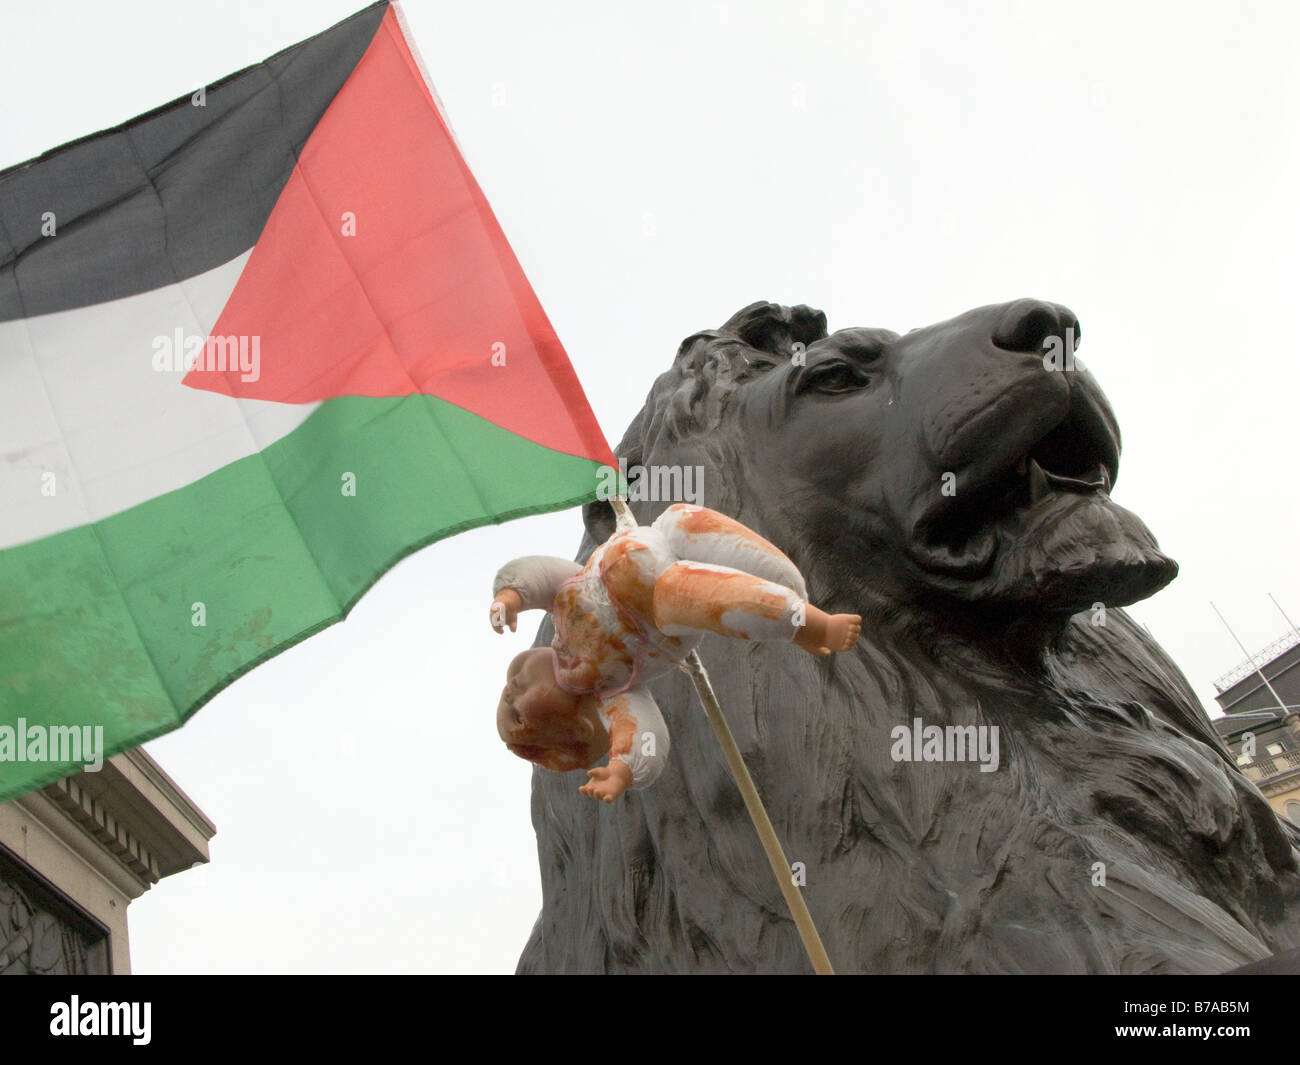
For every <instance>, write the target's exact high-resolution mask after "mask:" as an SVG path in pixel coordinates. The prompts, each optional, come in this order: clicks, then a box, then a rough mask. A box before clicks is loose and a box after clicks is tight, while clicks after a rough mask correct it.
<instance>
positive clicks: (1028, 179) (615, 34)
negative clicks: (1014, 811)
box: [0, 0, 1300, 973]
mask: <svg viewBox="0 0 1300 1065" xmlns="http://www.w3.org/2000/svg"><path fill="white" fill-rule="evenodd" d="M360 6H362V0H311V2H307V0H295V2H290V0H277V2H276V3H274V4H266V3H263V2H261V0H257V2H254V0H246V2H243V0H241V2H228V3H194V2H186V3H178V2H177V0H117V2H115V3H113V4H102V3H97V2H94V0H64V2H63V3H60V4H57V5H49V4H23V5H8V6H7V8H6V10H5V14H4V15H3V25H4V30H5V38H6V39H7V40H8V41H9V42H10V47H9V48H8V49H6V57H5V62H4V63H3V64H0V99H3V100H4V101H5V110H4V122H3V123H2V124H0V166H3V165H8V164H11V163H16V162H19V161H21V160H24V159H27V158H29V157H31V156H33V155H36V154H38V153H40V152H42V151H44V150H46V149H48V148H51V147H53V146H55V145H57V144H61V143H63V142H65V141H68V140H71V139H72V138H75V137H79V136H81V135H83V134H86V133H90V132H93V131H95V130H98V129H102V128H104V127H107V126H111V125H115V124H117V123H119V122H121V121H123V120H125V119H128V118H130V117H132V116H134V115H136V114H139V113H141V112H143V111H146V110H149V109H151V108H153V107H155V106H157V105H159V104H161V103H163V102H165V101H167V100H170V99H172V98H174V97H177V96H179V95H181V94H183V93H189V92H192V91H193V90H194V89H195V88H196V87H197V86H198V85H200V84H203V83H207V82H211V81H214V80H216V79H217V78H219V77H221V76H224V75H226V74H228V73H231V72H233V71H235V70H237V69H239V68H241V67H244V66H246V65H248V64H249V63H252V62H256V61H258V60H261V59H263V58H265V57H267V56H268V55H270V54H272V53H273V52H275V51H277V50H279V49H281V48H283V47H285V46H287V45H290V44H293V43H295V42H297V41H299V40H301V39H303V38H304V37H307V36H310V35H312V34H313V33H316V32H318V31H320V30H323V29H325V28H326V27H327V26H329V25H331V24H332V23H334V22H336V21H338V20H339V19H341V18H343V17H345V16H346V15H348V14H350V13H351V12H352V11H354V10H356V9H358V8H359V7H360ZM405 9H406V13H407V17H408V20H409V22H410V25H411V28H412V32H413V33H414V35H415V38H416V40H417V42H418V44H419V46H420V49H421V51H422V52H423V55H424V59H425V62H426V64H427V67H428V69H429V71H430V73H431V75H432V78H433V80H434V82H435V85H436V86H437V88H438V91H439V93H440V95H441V97H442V100H443V103H444V105H445V106H446V108H447V110H448V112H449V116H450V118H451V121H452V124H453V126H454V128H455V130H456V132H457V135H458V137H459V139H460V142H461V145H462V146H463V148H464V149H465V153H466V155H467V157H468V161H469V164H470V166H471V167H472V169H473V170H474V172H475V174H476V175H477V177H478V180H479V182H480V184H481V185H482V186H483V189H484V191H485V192H486V194H487V196H488V199H489V201H490V202H491V203H492V205H493V207H494V209H495V211H496V213H497V216H498V218H499V219H500V221H501V224H502V226H503V228H504V229H505V232H506V235H507V237H508V238H509V239H510V241H511V243H512V245H513V247H514V249H515V252H516V253H517V255H518V257H519V259H520V261H521V262H522V264H523V266H524V270H525V272H526V273H527V274H528V276H529V278H530V279H531V281H532V283H533V286H534V288H535V289H536V290H537V293H538V295H539V297H540V298H541V301H542V304H543V306H544V307H545V308H546V310H547V312H548V314H549V315H550V317H551V320H552V322H553V323H554V325H555V327H556V329H557V331H558V332H559V334H560V337H561V339H562V340H563V341H564V343H565V345H566V347H567V349H568V351H569V355H570V357H571V359H572V362H573V364H574V367H575V368H576V370H577V373H578V376H579V377H580V379H581V380H582V382H583V384H584V386H585V388H586V391H587V395H588V397H589V398H590V400H591V403H592V406H593V407H594V409H595V411H596V414H597V417H598V418H599V419H600V423H601V425H602V427H603V428H604V430H605V434H606V436H607V437H608V438H609V440H610V441H611V442H612V443H616V442H617V441H618V439H619V438H620V437H621V435H622V432H623V429H624V427H625V426H626V424H627V422H628V421H629V420H630V418H631V417H632V415H633V414H635V412H636V411H637V410H638V409H639V407H640V405H641V403H642V401H643V400H644V398H645V393H646V391H647V390H648V388H649V387H650V384H651V382H652V381H653V379H654V377H655V376H656V375H657V374H658V373H659V372H660V371H662V370H663V369H665V368H666V367H667V366H668V365H669V363H670V361H671V358H672V355H673V352H674V351H675V350H676V346H677V344H678V343H679V341H680V340H681V339H682V338H683V337H685V336H686V335H688V334H689V333H692V332H694V331H696V330H698V329H701V328H708V327H715V326H717V325H720V324H721V323H722V322H723V321H724V320H725V319H726V318H728V317H729V316H730V315H731V313H732V312H733V311H735V310H737V309H738V308H740V307H741V306H743V305H745V304H747V303H750V302H752V301H754V300H757V299H770V300H776V301H779V302H784V303H809V304H812V305H814V306H818V307H821V308H823V309H824V310H825V311H826V313H827V315H828V317H829V319H830V327H831V329H832V330H834V329H837V328H843V327H846V326H850V325H872V326H885V327H888V328H891V329H895V330H898V331H906V330H907V329H910V328H912V327H914V326H922V325H927V324H930V323H932V322H935V321H939V320H941V319H944V318H948V317H951V316H952V315H954V314H957V313H960V312H961V311H964V310H966V309H968V308H970V307H974V306H979V305H981V304H987V303H998V302H1003V301H1006V300H1010V299H1015V298H1018V297H1021V296H1037V297H1041V298H1045V299H1049V300H1053V301H1056V302H1059V303H1064V304H1067V305H1068V306H1069V307H1071V308H1072V309H1073V310H1074V311H1075V312H1076V313H1077V314H1078V315H1079V317H1080V319H1081V322H1082V327H1083V335H1084V340H1083V346H1082V348H1081V350H1080V356H1081V357H1082V358H1083V359H1084V360H1085V361H1086V362H1087V364H1088V366H1089V368H1090V369H1091V370H1092V371H1093V372H1094V373H1095V374H1096V376H1097V378H1098V379H1099V381H1100V383H1101V385H1102V387H1103V388H1104V389H1105V390H1106V392H1107V394H1108V395H1109V397H1110V399H1111V402H1112V404H1113V406H1114V407H1115V410H1116V412H1117V414H1118V416H1119V419H1120V423H1121V426H1122V428H1123V433H1124V455H1123V459H1122V461H1121V470H1120V477H1119V483H1118V485H1117V487H1116V490H1115V492H1114V496H1115V498H1116V500H1117V501H1118V502H1120V503H1121V504H1123V505H1124V506H1127V507H1129V508H1130V509H1132V510H1134V511H1136V512H1137V513H1138V514H1139V515H1140V516H1141V517H1142V518H1143V519H1144V520H1145V521H1146V523H1147V524H1148V526H1149V527H1150V528H1151V529H1152V531H1153V532H1154V533H1155V535H1156V537H1157V538H1158V539H1159V541H1160V543H1161V546H1162V548H1163V549H1164V550H1165V551H1166V552H1167V553H1168V554H1170V555H1172V556H1173V557H1174V558H1175V559H1177V560H1178V562H1179V563H1180V564H1181V566H1182V573H1181V575H1180V576H1179V578H1178V579H1177V580H1176V581H1175V582H1174V583H1173V584H1172V585H1171V586H1170V587H1169V588H1167V589H1166V590H1164V591H1162V592H1160V593H1159V594H1158V595H1157V596H1155V597H1154V598H1153V599H1151V600H1149V601H1148V602H1146V603H1143V604H1140V605H1138V606H1137V607H1135V608H1133V610H1132V612H1133V614H1134V615H1135V616H1136V617H1137V618H1138V619H1139V620H1140V621H1142V622H1144V623H1145V624H1146V625H1147V626H1148V627H1149V628H1150V629H1151V631H1152V632H1153V633H1154V635H1155V636H1156V638H1157V639H1158V640H1159V641H1160V642H1161V643H1162V644H1163V645H1164V646H1165V648H1166V649H1167V650H1168V651H1169V652H1170V653H1171V654H1172V655H1173V657H1174V659H1175V660H1176V661H1177V662H1178V663H1179V664H1180V665H1181V666H1182V668H1183V670H1184V671H1185V672H1186V674H1187V676H1188V677H1189V679H1190V680H1191V682H1192V684H1193V685H1194V686H1195V688H1196V690H1197V691H1198V692H1199V693H1200V695H1201V697H1202V699H1203V700H1204V701H1205V702H1206V705H1207V707H1210V708H1213V701H1212V700H1213V696H1214V687H1213V683H1212V682H1213V680H1214V678H1215V677H1216V676H1218V675H1219V674H1221V673H1223V672H1225V671H1226V670H1228V669H1230V668H1231V667H1233V666H1234V665H1236V664H1237V662H1238V661H1239V660H1240V659H1241V658H1242V655H1241V654H1240V652H1239V651H1238V649H1237V648H1236V646H1235V645H1234V644H1233V643H1232V641H1231V639H1230V637H1229V636H1228V635H1227V634H1226V633H1225V632H1224V631H1223V629H1222V627H1221V626H1220V625H1219V622H1218V620H1217V619H1216V618H1215V616H1214V614H1213V612H1212V611H1211V609H1210V606H1209V602H1210V600H1213V601H1214V602H1215V603H1216V604H1217V605H1218V606H1219V608H1220V609H1221V610H1223V611H1224V612H1225V613H1226V614H1227V616H1228V618H1229V620H1230V621H1231V622H1232V623H1233V624H1234V626H1235V627H1236V628H1237V630H1238V632H1239V634H1240V635H1241V637H1242V639H1243V640H1244V641H1245V642H1246V643H1247V645H1249V646H1250V647H1251V649H1252V650H1253V649H1256V648H1257V647H1262V646H1263V645H1264V644H1266V643H1268V642H1269V641H1271V640H1272V639H1274V638H1275V637H1277V636H1279V635H1281V634H1283V633H1284V632H1285V631H1286V629H1287V625H1286V622H1285V621H1284V620H1283V618H1282V617H1281V616H1280V615H1279V614H1278V613H1277V611H1276V610H1275V608H1274V607H1273V605H1272V604H1271V603H1270V602H1269V600H1268V598H1267V593H1269V592H1272V593H1273V594H1274V595H1275V596H1276V597H1277V598H1278V600H1279V601H1280V602H1281V603H1282V605H1283V606H1284V607H1286V608H1287V610H1288V612H1289V613H1290V614H1291V615H1292V617H1293V618H1296V619H1297V620H1300V575H1298V574H1297V567H1296V566H1295V565H1294V551H1295V547H1294V543H1295V530H1296V528H1297V518H1298V517H1300V504H1298V503H1297V493H1296V491H1295V480H1296V473H1295V469H1296V462H1295V445H1294V443H1293V441H1294V437H1295V417H1296V416H1295V414H1294V411H1295V408H1296V401H1297V395H1298V390H1297V384H1298V383H1300V371H1298V370H1297V354H1296V351H1295V347H1296V345H1295V338H1294V336H1293V335H1292V331H1293V329H1294V328H1295V327H1296V322H1295V311H1296V308H1297V301H1296V294H1297V291H1300V212H1298V211H1297V206H1296V189H1297V176H1296V175H1297V163H1298V162H1300V150H1298V144H1300V140H1298V137H1297V132H1296V131H1297V130H1300V85H1298V80H1300V76H1298V75H1297V70H1298V69H1300V67H1298V65H1297V64H1296V62H1295V58H1294V54H1295V50H1296V46H1297V29H1298V28H1300V25H1298V23H1300V15H1298V14H1297V12H1298V11H1300V9H1298V8H1296V7H1295V6H1294V5H1289V4H1286V3H1282V2H1278V3H1265V4H1260V3H1246V4H1234V5H1224V4H1210V3H1174V2H1168V3H1158V4H1157V3H1132V2H1127V3H1091V4H1086V5H1085V4H1078V3H992V2H980V3H965V4H958V3H948V4H944V3H919V2H897V3H865V2H863V3H851V2H848V0H845V2H843V3H835V2H831V0H827V2H825V3H801V2H794V0H786V2H768V3H740V2H735V3H720V2H717V0H700V2H694V3H688V2H669V0H659V2H658V3H655V4H643V3H637V4H632V3H601V2H597V0H591V2H589V3H572V2H563V0H551V2H548V3H545V4H538V3H532V2H526V0H519V2H513V3H483V2H477V0H463V2H458V3H447V2H441V0H408V2H407V3H406V5H405ZM580 532H581V526H580V518H579V515H578V512H576V511H571V512H567V513H562V514H558V515H549V516H545V517H539V518H531V519H526V520H523V521H517V522H513V523H510V524H508V525H504V526H499V527H492V528H489V529H484V530H478V531H475V532H471V533H466V534H463V535H461V536H458V537H455V538H453V539H451V540H448V541H445V542H443V543H440V544H435V545H433V546H432V547H430V548H428V549H426V550H424V551H422V552H420V553H418V554H417V555H415V556H413V557H412V558H410V559H408V560H407V561H406V562H404V563H402V564H401V565H399V566H397V567H396V568H395V569H394V570H393V571H392V572H391V573H389V574H388V575H387V576H386V577H385V578H384V579H383V580H381V581H380V582H379V583H378V585H376V587H375V588H374V590H373V591H371V592H370V593H369V595H368V596H367V597H366V598H364V599H363V600H362V601H361V602H360V604H359V605H358V606H357V607H356V609H355V610H354V612H353V614H352V616H351V617H350V618H349V619H348V620H347V621H346V622H345V623H343V624H342V625H338V626H335V627H334V628H332V629H329V630H327V631H326V632H323V633H321V634H320V635H318V636H316V637H314V638H313V639H311V640H309V641H307V642H306V643H304V644H301V645H299V646H298V647H296V648H294V649H292V650H290V651H288V652H287V653H285V654H284V655H281V656H280V657H279V658H277V659H274V660H273V661H271V662H270V663H268V664H266V665H264V666H261V667H259V668H258V669H256V670H255V671H253V672H252V673H250V674H249V675H247V676H246V677H244V678H242V679H241V680H239V681H238V682H236V683H235V684H234V685H233V686H232V687H231V688H229V689H227V690H226V691H225V692H223V693H222V694H221V695H219V696H218V697H217V698H216V699H214V700H213V701H212V702H211V703H210V704H209V705H208V706H207V707H205V708H204V709H203V710H201V711H200V712H199V713H198V714H197V715H196V717H195V718H194V719H193V720H192V721H191V722H190V723H189V724H188V725H186V726H185V728H183V729H182V730H180V731H179V732H176V733H173V734H171V735H170V736H167V737H164V738H162V739H160V740H157V741H155V742H153V743H151V744H149V745H148V749H149V751H150V753H151V754H152V755H153V756H154V757H155V758H157V759H158V760H159V762H161V764H162V765H163V766H164V768H165V769H166V770H167V771H168V772H169V773H170V774H171V775H172V776H173V777H174V778H175V779H176V781H177V782H178V783H179V784H180V786H181V787H182V788H183V789H184V790H185V791H186V792H187V793H188V794H189V795H190V796H191V797H192V798H193V799H194V800H195V802H197V803H198V805H199V806H200V807H201V808H202V809H203V810H204V811H205V812H206V813H207V814H208V816H209V817H210V818H211V819H212V820H213V821H215V822H216V824H217V827H218V835H217V836H216V838H215V839H214V840H213V842H212V862H211V864H210V865H208V866H206V867H204V868H201V869H196V870H192V871H190V872H186V873H183V874H180V875H177V876H175V877H173V878H170V879H168V880H165V881H163V882H162V883H161V884H159V885H158V886H157V887H155V888H154V889H153V890H152V891H150V892H149V893H148V894H147V895H145V896H144V897H143V898H141V899H140V900H138V901H137V902H135V903H133V904H132V906H131V909H130V924H131V955H132V963H133V966H134V968H135V970H136V971H137V972H142V973H173V972H174V973H190V972H293V973H298V972H302V973H308V972H445V971H452V972H509V971H513V968H514V965H515V962H516V960H517V958H518V955H519V952H520V950H521V948H522V947H523V945H524V942H525V940H526V938H527V936H528V933H529V931H530V929H531V927H532V925H533V921H534V920H535V918H536V915H537V912H538V908H539V905H540V898H541V893H540V886H539V880H538V873H537V859H536V845H535V839H534V836H533V832H532V828H531V824H530V821H529V782H530V774H531V768H530V767H529V766H528V765H527V764H525V763H524V762H521V761H519V760H517V759H515V758H513V757H511V756H510V755H508V754H507V753H506V752H505V751H504V749H502V747H501V745H500V742H499V740H498V739H497V737H496V733H495V728H494V725H493V713H494V709H495V705H496V698H497V693H498V691H499V689H500V686H501V683H502V677H503V672H504V669H505V666H506V663H507V662H508V661H509V660H510V658H511V657H512V656H513V655H514V654H515V653H517V652H518V651H519V650H522V649H523V648H524V647H526V646H528V644H529V642H530V641H531V636H532V633H533V632H534V631H535V624H534V623H533V622H532V621H531V619H530V620H529V623H528V624H527V625H521V627H520V632H519V633H517V634H515V635H513V636H511V635H507V636H505V637H499V636H497V635H496V634H494V633H492V632H491V631H490V629H489V628H488V626H487V623H486V620H485V613H486V609H487V605H488V603H489V601H490V598H491V596H490V591H491V588H490V586H491V580H492V576H493V574H494V573H495V571H496V569H497V567H498V566H499V565H500V564H501V563H502V562H504V561H505V560H507V559H508V558H511V557H514V556H517V555H521V554H556V555H562V556H566V557H569V556H572V554H573V552H574V550H575V549H576V547H577V544H578V540H579V538H580ZM525 630H526V631H525ZM1216 712H1217V711H1216Z"/></svg>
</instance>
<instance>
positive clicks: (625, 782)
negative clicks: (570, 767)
mask: <svg viewBox="0 0 1300 1065" xmlns="http://www.w3.org/2000/svg"><path fill="white" fill-rule="evenodd" d="M587 776H588V777H589V778H590V779H588V781H587V783H585V784H584V785H583V786H582V787H580V788H579V789H578V790H579V791H580V792H582V794H584V795H590V796H591V797H592V798H593V799H600V800H601V801H602V802H613V801H614V800H615V799H617V798H618V797H619V796H620V795H622V794H623V792H625V791H627V789H628V788H629V787H630V786H631V785H632V770H630V769H628V767H627V766H626V765H624V764H623V762H621V761H619V760H617V759H615V760H614V761H612V762H610V763H609V765H598V766H597V767H596V768H595V769H588V770H587Z"/></svg>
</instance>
